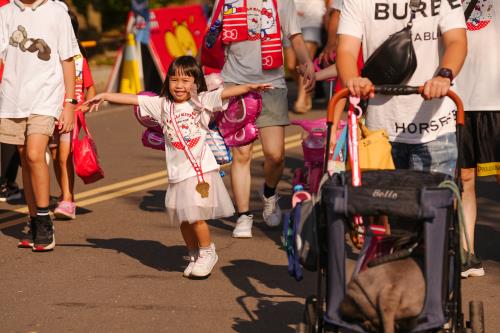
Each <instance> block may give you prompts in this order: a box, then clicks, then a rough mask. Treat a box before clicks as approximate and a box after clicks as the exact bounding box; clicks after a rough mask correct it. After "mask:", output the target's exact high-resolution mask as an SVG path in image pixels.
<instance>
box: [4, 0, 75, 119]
mask: <svg viewBox="0 0 500 333" xmlns="http://www.w3.org/2000/svg"><path fill="white" fill-rule="evenodd" d="M78 54H80V49H79V47H78V43H77V40H76V38H75V34H74V32H73V27H72V25H71V20H70V18H69V15H68V13H67V12H66V11H65V10H64V8H62V6H60V5H58V4H56V3H55V2H53V1H46V2H45V3H44V4H42V5H40V6H39V7H38V8H36V9H35V10H32V9H31V8H25V9H24V10H21V8H19V7H18V6H17V5H16V4H14V2H10V3H9V4H7V5H5V6H3V7H2V8H0V56H1V57H2V59H3V60H4V61H5V69H4V74H3V81H2V84H1V85H0V117H1V118H25V117H28V116H29V115H31V114H38V115H46V116H52V117H55V118H59V115H60V113H61V111H62V107H63V101H64V77H63V71H62V66H61V61H63V60H67V59H70V58H73V57H74V56H75V55H78Z"/></svg>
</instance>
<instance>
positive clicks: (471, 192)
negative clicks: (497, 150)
mask: <svg viewBox="0 0 500 333" xmlns="http://www.w3.org/2000/svg"><path fill="white" fill-rule="evenodd" d="M461 175H462V184H463V189H464V191H463V193H462V202H463V207H464V218H465V229H466V231H467V234H468V236H469V242H470V249H469V248H468V247H467V244H466V242H465V238H463V239H462V241H463V247H464V249H465V250H470V252H471V253H474V229H475V226H476V218H477V201H476V169H475V168H470V169H462V170H461Z"/></svg>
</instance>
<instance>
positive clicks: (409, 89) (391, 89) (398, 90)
mask: <svg viewBox="0 0 500 333" xmlns="http://www.w3.org/2000/svg"><path fill="white" fill-rule="evenodd" d="M373 91H374V92H375V94H383V95H393V96H397V95H417V94H419V95H422V93H423V91H424V87H423V86H420V87H414V86H401V85H381V86H374V87H373ZM347 96H349V90H348V89H347V88H343V89H341V90H340V91H338V92H337V93H336V94H335V95H334V96H333V97H332V99H331V100H330V102H329V103H328V115H327V123H333V113H334V110H335V106H336V105H337V103H338V102H339V101H340V100H341V99H343V98H346V97H347ZM447 96H448V97H449V98H451V100H452V101H453V102H454V103H455V105H456V106H457V124H458V125H461V126H463V125H464V121H465V119H464V105H463V103H462V100H461V99H460V97H458V95H457V94H456V93H455V92H454V91H451V90H448V93H447Z"/></svg>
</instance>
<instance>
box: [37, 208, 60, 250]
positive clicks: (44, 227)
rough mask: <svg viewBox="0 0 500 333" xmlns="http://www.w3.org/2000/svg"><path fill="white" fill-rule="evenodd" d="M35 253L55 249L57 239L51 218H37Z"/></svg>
mask: <svg viewBox="0 0 500 333" xmlns="http://www.w3.org/2000/svg"><path fill="white" fill-rule="evenodd" d="M35 235H36V236H35V240H34V244H33V251H35V252H44V251H50V250H52V249H54V247H55V246H56V237H55V232H54V225H53V224H52V220H51V218H50V216H42V217H37V219H36V234H35Z"/></svg>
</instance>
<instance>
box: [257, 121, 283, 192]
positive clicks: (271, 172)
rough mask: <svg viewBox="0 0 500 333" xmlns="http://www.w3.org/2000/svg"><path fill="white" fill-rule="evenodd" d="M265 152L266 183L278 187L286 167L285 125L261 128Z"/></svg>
mask: <svg viewBox="0 0 500 333" xmlns="http://www.w3.org/2000/svg"><path fill="white" fill-rule="evenodd" d="M260 139H261V141H262V150H263V152H264V177H265V181H266V185H267V186H269V187H276V186H278V183H279V182H280V180H281V176H282V175H283V169H284V167H285V127H284V126H270V127H264V128H261V129H260Z"/></svg>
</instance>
